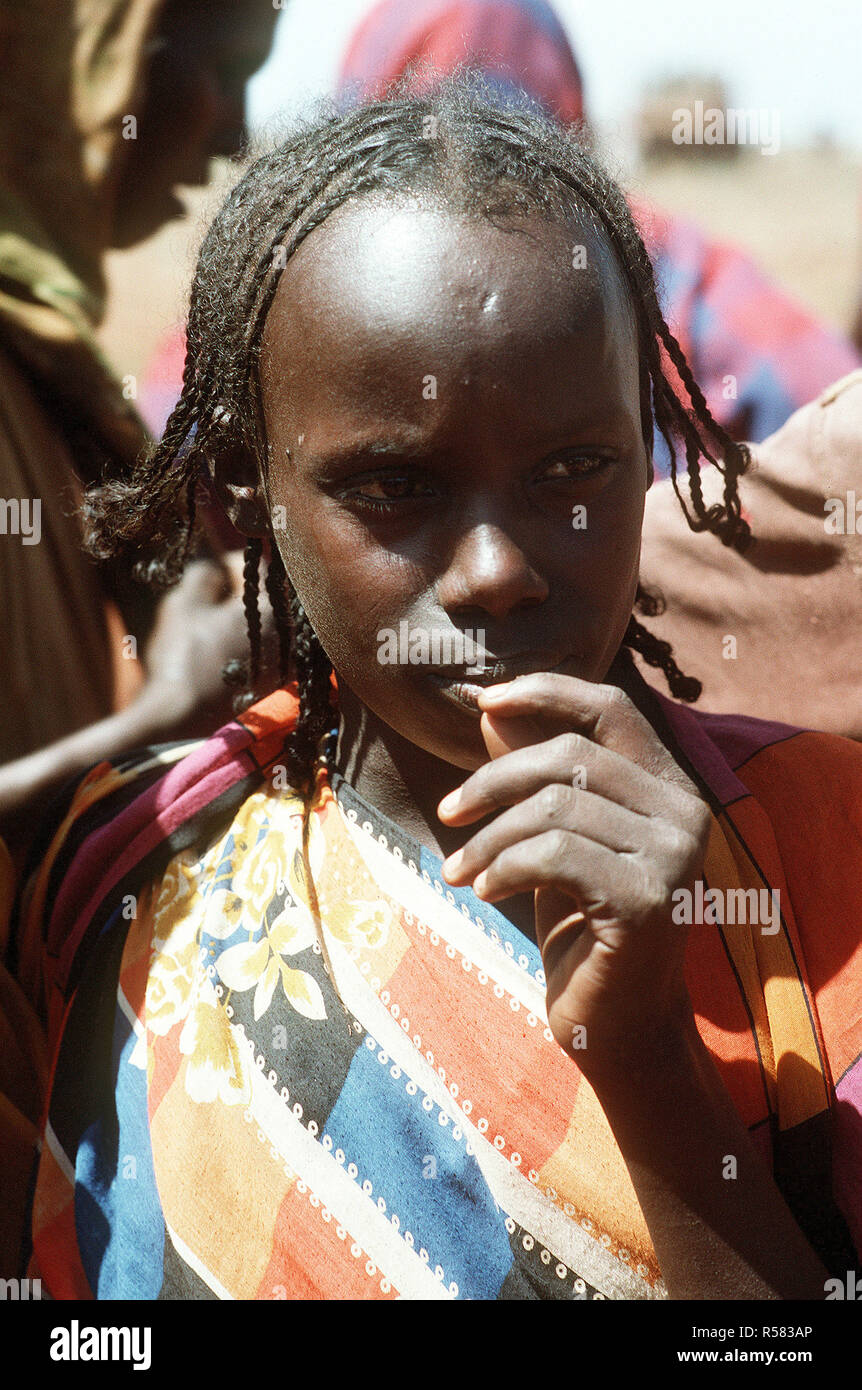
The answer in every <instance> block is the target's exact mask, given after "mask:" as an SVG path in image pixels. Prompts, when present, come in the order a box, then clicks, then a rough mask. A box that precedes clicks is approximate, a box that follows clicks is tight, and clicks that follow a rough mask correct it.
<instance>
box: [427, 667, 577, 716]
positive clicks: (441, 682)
mask: <svg viewBox="0 0 862 1390" xmlns="http://www.w3.org/2000/svg"><path fill="white" fill-rule="evenodd" d="M571 660H572V658H571V657H570V656H568V657H564V658H563V660H562V661H560V660H559V659H558V658H557V657H556V656H548V657H545V658H544V659H543V658H542V655H541V654H540V653H526V654H524V655H523V656H520V657H509V658H507V659H505V660H502V659H499V658H498V659H494V660H492V659H490V658H489V659H488V660H487V661H486V662H485V663H484V664H481V665H479V664H477V665H473V666H457V667H456V666H453V667H438V668H437V669H436V670H433V671H429V672H428V673H427V674H428V677H429V679H430V680H431V681H433V683H434V685H435V686H436V687H437V689H438V690H439V691H440V694H441V695H443V696H444V697H445V698H446V699H448V700H451V701H452V702H453V703H454V704H456V705H459V706H460V707H461V708H462V709H466V710H469V711H470V713H471V714H474V715H476V716H477V718H478V717H479V716H480V715H481V710H480V709H479V696H480V695H481V693H482V691H483V690H486V689H487V688H488V687H489V686H491V685H502V684H503V683H504V682H505V681H511V680H514V679H515V677H516V676H528V675H533V674H534V673H535V672H537V671H561V670H562V669H563V668H564V667H565V666H568V665H569V664H570V662H571Z"/></svg>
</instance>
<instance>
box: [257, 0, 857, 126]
mask: <svg viewBox="0 0 862 1390" xmlns="http://www.w3.org/2000/svg"><path fill="white" fill-rule="evenodd" d="M409 3H410V0H405V4H408V5H409ZM370 8H371V0H323V3H321V0H289V3H288V5H287V8H286V9H285V11H284V13H283V15H282V16H281V19H280V21H279V28H278V34H277V39H276V47H275V49H274V51H273V54H272V56H271V58H270V60H269V62H268V63H267V65H266V67H265V68H264V69H263V70H262V71H261V72H260V73H259V74H258V75H257V77H256V78H255V80H254V83H253V85H252V89H251V93H250V115H251V119H252V122H253V123H254V124H255V125H259V124H261V123H266V122H268V121H269V120H270V118H271V117H273V116H277V114H278V113H279V111H281V110H283V108H284V106H285V98H286V97H287V98H288V101H287V106H288V109H291V108H293V109H295V108H296V107H301V106H302V104H303V102H304V101H306V100H307V99H308V98H309V97H313V96H314V95H316V94H318V93H321V92H325V91H328V90H329V89H330V87H331V85H332V82H333V79H334V77H335V74H336V72H337V70H338V64H339V59H340V56H341V53H342V50H343V47H344V44H345V42H346V39H347V37H348V36H349V34H350V33H351V30H352V29H353V27H354V25H355V24H356V22H357V21H358V19H360V18H361V16H362V15H364V14H365V13H366V12H367V11H368V10H369V9H370ZM556 9H557V12H558V14H559V16H560V18H561V20H562V22H563V25H564V27H565V28H566V30H567V31H568V33H569V36H570V38H571V40H572V43H573V46H574V48H575V52H576V54H577V56H578V60H579V63H580V66H581V71H582V73H583V74H584V78H585V84H586V97H587V105H588V111H589V113H590V115H591V116H592V117H593V119H594V120H596V121H598V122H599V123H601V124H603V125H607V124H608V123H610V122H621V123H622V127H623V129H625V122H626V118H627V117H630V116H631V113H632V111H633V109H634V108H635V106H636V104H637V99H638V96H639V94H640V92H641V91H642V89H643V86H644V83H645V82H647V81H649V80H650V79H652V78H655V77H658V76H661V75H673V74H674V73H677V72H680V71H686V70H691V69H695V70H698V71H705V72H710V71H711V72H715V73H717V74H718V75H720V76H722V77H723V78H724V79H725V81H726V82H727V83H728V84H729V94H730V103H731V104H732V105H734V106H738V107H747V108H757V109H758V110H769V111H772V110H776V109H777V110H778V112H779V114H780V129H781V141H782V145H783V146H784V145H786V146H791V145H794V144H799V143H807V142H808V141H809V140H810V138H811V137H812V136H813V135H815V134H817V133H818V132H828V133H830V134H832V135H833V136H834V137H835V139H836V140H837V141H838V142H839V143H840V144H843V145H847V146H851V147H853V148H856V149H858V150H862V0H713V3H704V0H700V3H699V4H697V3H695V4H691V3H688V4H683V3H680V0H557V4H556Z"/></svg>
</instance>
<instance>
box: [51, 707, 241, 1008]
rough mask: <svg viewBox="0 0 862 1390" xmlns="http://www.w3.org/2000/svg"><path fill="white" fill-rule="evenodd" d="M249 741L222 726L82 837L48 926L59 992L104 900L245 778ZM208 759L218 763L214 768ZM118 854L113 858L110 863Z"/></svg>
mask: <svg viewBox="0 0 862 1390" xmlns="http://www.w3.org/2000/svg"><path fill="white" fill-rule="evenodd" d="M253 741H254V740H253V736H252V735H251V734H250V733H249V730H248V729H246V728H244V727H243V726H242V725H241V724H237V723H230V724H226V725H225V726H224V728H222V729H220V730H219V731H218V733H216V734H214V735H213V736H212V738H210V739H208V740H207V741H206V743H204V744H203V746H202V747H200V748H197V749H195V750H194V752H192V753H190V754H189V755H188V757H186V758H183V759H182V761H181V762H179V763H177V764H176V765H175V766H174V767H172V768H170V769H169V770H168V771H167V772H166V773H165V775H164V776H163V777H160V778H159V780H158V781H157V782H154V783H153V785H152V786H151V787H148V788H147V790H146V791H144V792H142V793H141V795H140V796H138V797H137V798H136V799H135V800H134V801H133V802H132V804H131V806H127V807H126V808H125V810H124V811H122V812H121V813H120V814H119V815H118V816H117V817H115V819H114V820H112V821H110V822H109V823H108V824H107V825H105V826H102V827H101V829H99V830H96V831H94V832H93V834H92V835H90V836H89V837H88V839H87V841H86V843H85V845H84V846H82V852H80V853H79V854H78V855H76V857H75V859H74V860H73V862H72V864H71V865H70V867H69V870H68V872H67V873H66V874H65V875H64V878H63V881H62V883H61V885H60V890H59V893H58V895H57V900H56V902H55V904H54V908H53V911H52V912H51V917H50V921H49V926H48V934H47V943H48V950H49V953H50V952H51V951H52V948H59V968H58V976H57V982H58V984H59V985H60V987H61V988H63V987H64V986H65V984H66V982H67V980H68V976H69V973H70V971H71V967H72V962H73V960H74V958H75V953H76V951H77V950H78V947H79V945H80V942H81V938H82V937H83V935H84V933H85V932H86V930H87V927H88V925H89V923H90V921H91V919H92V916H93V913H94V912H95V911H96V909H97V908H98V906H99V904H100V903H101V902H102V900H103V899H104V898H105V896H106V895H107V894H108V893H109V892H110V891H111V889H112V888H113V887H115V885H116V884H117V883H119V882H120V881H121V880H122V879H123V877H124V875H125V874H126V873H128V872H129V870H130V869H132V868H134V866H135V864H137V863H140V861H141V860H142V859H143V858H145V857H146V855H148V854H149V853H150V852H151V851H152V850H153V849H155V848H156V847H157V846H158V845H159V844H160V843H161V842H162V841H163V840H165V839H166V838H167V837H168V836H169V835H170V834H172V832H173V831H174V830H176V829H177V828H178V826H180V825H182V824H183V823H184V822H185V821H187V820H189V819H190V818H191V817H192V816H193V815H195V813H196V812H197V811H199V810H200V809H201V808H202V807H204V806H206V805H208V804H209V802H211V801H214V800H215V799H216V797H218V796H220V795H221V794H222V792H224V791H227V790H228V789H229V788H230V787H231V786H233V785H234V784H235V783H236V782H239V781H241V779H242V778H243V777H245V776H246V775H247V774H248V773H249V772H251V771H252V768H253V763H252V762H251V760H250V759H244V758H243V756H242V755H243V753H245V752H246V751H247V749H248V747H249V745H250V744H251V743H252V742H253ZM214 756H215V758H216V759H221V761H218V762H216V765H215V766H213V761H214ZM121 846H122V847H123V848H122V849H120V847H121ZM118 850H119V851H120V852H119V857H118V858H115V856H116V855H117V853H118ZM112 860H113V861H114V862H113V863H112V862H111V861H112ZM105 865H109V866H110V867H107V868H104V867H103V866H105ZM94 883H95V887H94ZM69 921H74V923H75V925H74V928H73V930H72V932H71V933H70V934H69V935H68V936H66V937H65V939H64V940H63V941H62V944H61V942H60V940H59V939H58V938H59V937H60V934H61V932H62V930H63V927H64V925H65V924H66V923H68V922H69Z"/></svg>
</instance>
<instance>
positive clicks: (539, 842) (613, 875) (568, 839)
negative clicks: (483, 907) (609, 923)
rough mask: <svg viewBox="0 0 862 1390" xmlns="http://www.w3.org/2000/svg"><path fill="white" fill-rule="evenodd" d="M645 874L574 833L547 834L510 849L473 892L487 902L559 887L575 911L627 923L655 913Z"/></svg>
mask: <svg viewBox="0 0 862 1390" xmlns="http://www.w3.org/2000/svg"><path fill="white" fill-rule="evenodd" d="M643 880H644V875H643V872H642V870H641V869H640V867H639V866H638V865H637V864H636V863H635V861H634V860H633V859H631V858H629V857H628V856H627V855H624V854H616V853H615V852H614V851H613V850H610V849H608V848H607V846H606V845H598V844H596V843H595V841H593V840H589V839H587V838H586V837H585V836H583V835H578V834H577V832H575V831H569V830H547V831H545V832H544V833H543V834H541V835H534V836H533V838H532V839H530V840H520V841H519V842H518V843H517V844H515V845H509V846H508V847H507V848H506V849H504V850H503V851H502V852H501V853H500V854H498V855H497V857H496V859H494V860H493V861H492V863H490V864H489V865H488V867H487V869H483V871H482V873H480V874H479V875H478V877H477V878H476V880H475V882H474V884H473V892H474V893H475V894H476V896H477V897H479V898H482V899H483V901H485V902H496V901H498V899H500V898H508V897H511V896H513V895H514V894H516V893H527V892H531V891H533V890H535V889H538V888H555V889H557V890H558V891H562V892H565V893H567V894H570V895H571V897H572V898H573V899H574V902H575V907H576V909H579V910H580V911H582V912H584V913H586V914H587V915H590V916H591V915H593V914H598V915H600V916H603V917H609V916H610V917H613V918H614V919H615V920H619V921H625V920H627V919H629V918H633V917H636V916H641V915H642V914H643V912H644V911H645V910H652V907H653V904H652V903H651V902H645V901H644V886H643Z"/></svg>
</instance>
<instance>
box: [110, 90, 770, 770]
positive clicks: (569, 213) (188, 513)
mask: <svg viewBox="0 0 862 1390" xmlns="http://www.w3.org/2000/svg"><path fill="white" fill-rule="evenodd" d="M372 193H378V194H386V193H390V194H404V193H409V194H414V195H415V194H423V193H424V194H428V195H432V196H434V197H435V198H436V199H438V200H443V201H444V203H445V205H446V206H448V207H451V208H452V209H453V211H457V212H466V213H471V214H473V215H476V216H483V217H487V218H492V217H497V216H506V215H515V214H530V213H532V214H536V213H538V214H539V215H541V216H544V217H546V218H548V219H549V220H554V221H568V220H570V219H572V218H573V217H574V218H578V219H581V220H583V219H585V218H586V219H587V220H588V221H589V222H590V224H591V225H592V226H593V227H594V228H595V229H596V230H597V231H598V233H599V235H600V236H601V237H602V238H603V240H604V241H605V242H606V243H608V244H609V245H610V248H611V250H612V252H613V255H614V258H615V260H616V262H617V265H618V268H619V270H620V272H621V274H622V278H623V281H624V283H625V286H626V288H627V291H628V294H629V297H630V299H631V303H632V306H633V309H634V316H635V323H636V330H637V338H638V349H639V361H640V398H641V420H642V427H643V431H644V439H645V442H646V445H647V447H648V449H650V450H651V449H652V444H653V421H655V425H657V427H658V429H659V431H660V432H661V434H662V436H663V437H664V439H665V441H666V443H667V446H668V450H669V454H670V461H671V478H672V484H673V488H674V491H675V493H676V496H677V498H678V500H679V502H680V505H681V507H682V509H683V512H684V514H685V517H686V520H687V522H688V525H689V526H690V527H691V529H692V530H694V531H710V532H712V533H713V534H714V535H716V536H718V537H719V538H720V539H721V541H722V542H723V543H724V544H725V545H729V546H733V547H735V548H736V549H738V550H743V549H744V547H745V545H746V544H747V542H748V541H749V540H750V533H749V529H748V526H747V523H746V522H745V520H744V519H743V518H742V516H741V513H740V501H739V495H738V488H737V481H738V478H739V477H740V476H741V475H742V474H743V473H744V472H745V471H746V469H747V467H748V465H749V453H748V450H747V449H746V446H745V445H744V444H738V443H736V442H735V441H734V440H732V439H731V438H730V437H729V436H728V435H727V434H726V433H725V431H724V430H723V429H722V428H721V426H720V425H719V424H718V423H717V422H716V421H715V420H714V419H713V416H712V414H711V413H710V410H709V407H708V405H707V403H706V400H705V398H704V396H703V393H702V391H701V390H700V388H699V387H698V385H697V383H696V381H695V380H694V377H693V375H692V372H691V369H690V367H689V365H688V363H687V361H686V359H685V356H684V354H683V351H682V349H681V347H680V346H679V343H678V342H677V340H676V338H675V337H674V336H673V334H672V333H671V331H670V329H669V328H668V326H667V324H666V323H665V321H664V318H663V316H662V313H661V310H660V308H659V302H658V296H657V292H656V284H655V279H654V275H653V270H652V265H651V263H650V260H649V256H648V255H647V252H646V249H645V247H644V243H643V240H642V239H641V236H640V234H639V232H638V230H637V227H636V226H635V223H634V220H633V218H632V216H631V213H630V211H629V208H628V206H627V204H626V201H625V198H624V196H623V194H622V192H621V191H620V189H619V187H618V186H617V185H616V183H615V182H614V181H613V180H612V179H611V178H610V177H609V176H608V174H607V173H605V171H604V170H603V169H602V167H601V165H600V164H599V163H598V162H597V160H596V158H595V157H594V155H593V154H592V152H591V151H590V149H589V148H588V143H587V140H586V138H585V137H584V136H583V134H582V133H581V132H577V133H576V132H575V131H574V130H568V131H567V130H564V129H563V128H561V127H560V126H558V125H556V124H554V123H552V122H550V121H548V120H547V119H546V118H544V117H543V116H541V115H540V114H538V113H537V112H536V111H535V110H530V109H526V108H522V107H519V106H513V107H511V108H508V107H507V108H501V107H500V105H499V104H498V101H497V99H496V98H494V97H492V96H491V95H490V94H486V93H484V92H483V90H482V87H481V83H480V82H477V80H476V78H475V76H474V75H472V74H469V75H467V77H466V78H465V75H464V74H459V75H456V76H455V77H453V78H449V79H447V80H446V81H444V82H442V83H441V84H440V85H439V86H438V87H437V88H436V89H435V91H434V92H433V93H432V94H431V95H430V96H423V97H415V96H402V95H398V94H397V93H396V94H395V95H394V96H393V95H390V96H389V97H388V98H387V99H386V100H385V101H380V102H377V103H375V104H372V105H368V106H364V107H360V108H357V109H355V110H351V111H348V112H347V113H333V112H329V113H327V114H325V115H323V116H322V117H319V118H317V119H315V120H313V121H310V122H308V123H306V124H305V125H303V126H302V127H301V128H299V129H298V130H297V131H296V133H294V135H293V136H292V137H291V138H290V139H289V140H288V141H287V142H286V143H285V144H282V145H281V146H279V147H278V148H277V149H274V150H272V151H271V152H269V153H267V154H265V155H264V156H263V157H261V158H259V159H258V160H257V161H256V162H255V163H253V164H252V165H251V167H250V168H249V169H248V170H247V172H246V173H245V175H244V177H243V178H242V179H241V180H240V181H239V182H238V183H237V185H236V186H235V188H234V189H233V191H232V192H231V193H230V195H229V197H228V198H227V200H226V202H225V203H224V205H223V206H222V208H221V210H220V212H219V213H218V215H217V216H216V218H215V220H214V222H213V223H212V225H211V227H210V229H209V231H208V233H207V236H206V238H205V240H204V243H203V246H202V248H201V252H200V256H199V260H198V266H197V271H196V274H195V278H194V283H193V287H192V292H191V302H190V307H189V315H188V326H187V353H186V361H185V368H184V372H183V388H182V394H181V396H180V399H179V401H178V402H177V405H176V406H175V408H174V410H173V412H172V414H171V416H170V417H169V419H168V422H167V425H166V428H165V431H164V435H163V437H162V439H161V441H160V443H158V444H157V445H155V446H154V447H153V448H152V449H151V451H150V452H149V453H148V455H147V456H146V457H145V458H143V460H141V461H139V463H138V465H137V466H136V467H135V469H134V470H133V471H132V472H131V473H130V474H127V475H126V476H121V477H115V478H112V479H109V480H107V481H106V482H104V483H103V484H102V486H101V487H100V488H98V489H94V490H92V491H91V492H90V493H89V494H88V496H87V498H86V500H85V521H86V523H87V530H88V549H89V550H90V553H91V554H93V555H94V556H96V557H97V558H100V559H109V558H114V557H115V556H117V555H120V554H122V553H124V552H129V551H132V550H134V551H135V553H136V555H137V557H138V559H137V564H136V572H137V574H138V576H139V578H142V579H144V580H147V581H149V582H152V583H161V584H171V583H174V582H176V581H177V580H178V579H179V577H180V575H181V574H182V570H183V567H184V564H185V561H186V558H187V556H188V554H189V553H190V550H191V547H192V540H193V531H194V525H195V513H196V494H197V492H198V489H199V487H201V486H203V484H204V482H205V478H206V470H207V465H210V464H212V463H213V462H214V461H216V460H218V458H219V456H220V455H224V454H225V453H227V452H234V451H236V450H242V451H244V452H246V453H247V455H248V456H249V457H252V458H256V459H257V460H258V461H259V463H260V464H262V471H264V472H265V460H266V458H267V453H268V449H267V443H266V439H265V432H264V427H263V418H262V409H261V403H260V391H259V377H258V368H259V359H260V351H261V341H262V336H263V330H264V324H265V321H266V316H267V313H268V310H269V308H270V305H271V304H272V301H273V297H274V295H275V292H276V289H277V287H278V282H279V277H280V275H281V272H282V270H283V269H284V268H285V266H286V265H287V263H288V261H289V260H290V258H291V256H292V255H293V254H294V253H295V252H296V250H297V249H298V247H299V246H301V244H302V242H303V241H304V240H305V238H306V237H307V236H308V235H309V234H310V233H311V232H312V231H313V230H314V229H315V228H316V227H319V226H320V225H321V223H322V222H324V221H325V220H326V218H327V217H328V216H329V215H330V213H332V212H333V211H334V210H335V209H336V208H338V207H340V206H342V205H343V204H344V203H346V202H348V201H349V200H351V199H356V198H360V197H363V196H367V195H369V194H372ZM680 388H681V389H680ZM680 446H681V447H682V450H683V452H684V456H685V467H686V473H687V481H688V498H687V499H686V498H685V497H684V496H683V492H682V490H681V487H680V478H679V468H678V463H677V451H678V448H679V447H680ZM701 459H707V460H708V461H709V462H711V463H712V464H714V465H715V467H716V468H717V470H718V471H719V473H720V474H721V475H722V477H723V480H724V487H723V499H722V501H721V502H715V503H713V504H712V505H711V506H709V507H707V506H706V504H705V502H704V498H703V492H702V488H701V480H700V466H701ZM266 549H267V551H268V552H269V554H270V556H271V558H270V559H269V563H268V571H267V577H266V590H267V593H268V595H269V599H270V602H271V604H272V607H273V611H274V615H275V621H276V629H277V633H278V640H279V649H280V660H281V673H282V678H283V679H287V678H289V677H290V676H295V678H296V680H297V682H298V689H299V700H300V710H299V719H298V722H297V725H296V728H295V730H294V732H293V734H292V736H291V740H290V742H289V744H288V747H287V749H286V753H287V758H288V767H289V771H290V775H291V780H292V782H293V784H294V785H296V786H298V787H307V786H309V785H311V784H312V782H313V773H314V767H315V760H316V758H317V756H318V749H319V746H320V742H321V738H322V737H323V735H324V734H325V733H326V732H327V731H328V730H329V729H330V727H331V725H332V722H333V718H332V709H331V702H330V691H331V684H330V676H331V670H332V668H331V665H330V663H329V660H328V658H327V656H326V653H325V652H324V651H323V649H322V647H321V645H320V643H319V641H318V639H317V636H316V634H315V633H314V631H313V629H312V627H311V624H310V623H309V621H308V618H307V617H306V615H305V612H304V610H303V608H302V605H301V603H300V601H299V598H298V596H297V594H296V592H295V591H294V589H293V586H292V584H291V582H290V579H289V576H287V575H286V574H285V571H284V566H283V564H282V561H281V557H280V555H279V552H278V549H277V547H276V545H275V544H274V542H273V541H268V542H267V543H266ZM263 553H264V542H262V541H260V540H252V541H251V542H249V546H248V549H247V552H246V563H245V569H244V602H245V608H246V614H247V621H248V626H249V638H250V646H251V662H250V677H249V678H250V683H251V685H252V686H254V683H255V682H256V680H257V679H258V676H259V672H260V664H261V621H260V614H259V609H258V584H259V580H258V574H259V565H260V561H261V558H262V556H263ZM635 607H636V609H637V611H639V612H640V613H642V614H644V615H649V614H650V613H653V614H654V613H656V612H658V611H660V610H659V605H658V601H657V599H656V598H655V596H653V595H650V594H648V593H646V592H645V590H644V589H643V588H642V587H640V586H639V588H638V591H637V597H636V602H635ZM623 647H624V648H628V649H630V650H633V651H636V652H637V653H638V654H639V655H640V656H641V657H642V659H643V660H644V661H645V662H647V663H648V664H649V665H651V666H654V667H658V668H660V669H661V670H662V671H664V673H665V675H666V678H667V681H668V685H669V688H670V691H671V693H672V694H673V695H674V696H675V697H677V698H679V699H682V700H688V701H691V700H695V699H697V697H698V695H699V694H700V689H701V687H700V683H699V682H698V681H696V680H693V679H691V678H689V677H686V676H685V675H683V673H682V672H681V671H680V670H679V668H678V667H677V665H676V663H675V662H674V660H673V656H672V653H671V649H670V646H669V644H668V643H667V642H663V641H661V640H659V639H658V638H656V637H655V636H654V635H653V634H652V633H650V632H649V630H648V629H647V628H645V627H644V626H643V625H642V624H641V623H640V622H639V621H638V620H637V619H636V618H635V617H634V616H632V619H631V622H630V623H629V626H628V629H627V631H626V633H625V635H624V637H623ZM234 674H235V673H234Z"/></svg>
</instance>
